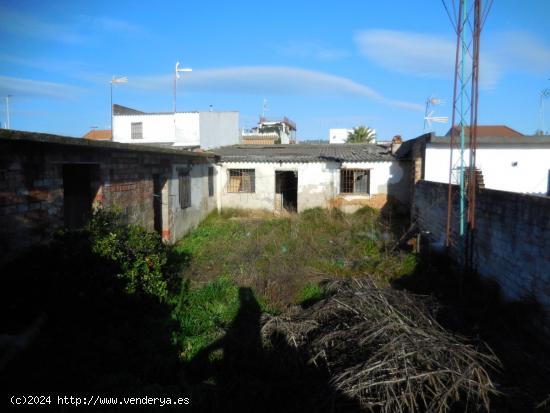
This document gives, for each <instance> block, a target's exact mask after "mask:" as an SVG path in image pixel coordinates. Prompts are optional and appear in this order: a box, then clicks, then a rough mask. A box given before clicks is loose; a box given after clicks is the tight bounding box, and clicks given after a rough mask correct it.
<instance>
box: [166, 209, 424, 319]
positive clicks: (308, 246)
mask: <svg viewBox="0 0 550 413" xmlns="http://www.w3.org/2000/svg"><path fill="white" fill-rule="evenodd" d="M394 242H395V241H394V240H393V237H392V235H391V233H390V231H389V229H388V228H387V226H386V225H385V224H384V223H383V221H382V220H381V218H380V216H379V214H378V213H377V212H375V211H373V210H371V209H367V208H365V209H361V210H360V211H358V212H357V213H355V214H351V215H346V214H342V213H340V212H339V211H337V210H332V211H329V210H322V209H312V210H308V211H305V212H304V213H301V214H299V215H292V216H289V217H284V218H275V217H273V216H272V215H263V216H262V215H261V214H258V213H253V212H246V211H239V210H231V211H225V212H223V213H222V214H212V215H210V216H209V217H208V218H207V219H206V220H205V221H204V222H203V223H202V224H201V225H200V226H199V227H198V228H197V229H195V230H194V231H193V232H192V233H191V234H190V235H188V236H187V237H185V238H184V239H182V240H181V241H180V242H179V243H178V244H177V245H176V247H175V252H176V254H177V255H179V257H182V258H183V259H184V260H186V264H187V268H186V269H185V271H184V277H185V278H188V279H189V280H190V281H191V287H192V288H194V287H199V286H201V285H203V284H204V283H207V282H209V281H213V280H216V279H218V278H219V277H226V278H227V279H230V280H233V281H235V282H236V283H237V284H238V285H239V286H246V287H251V288H252V289H253V291H254V292H255V293H256V295H257V296H258V298H259V299H261V300H263V301H264V302H265V303H266V305H267V306H268V307H269V308H270V309H271V310H272V311H280V310H282V309H284V308H285V307H287V306H288V305H291V304H296V303H300V302H301V301H304V300H307V299H310V298H311V297H310V295H311V294H319V293H320V291H319V287H317V283H318V282H320V281H323V280H325V279H327V278H333V277H350V276H354V277H372V278H375V279H376V280H379V281H381V282H389V281H391V280H393V279H395V278H398V277H400V276H402V275H405V274H408V273H410V272H411V271H412V270H413V269H414V266H415V264H416V261H415V257H414V255H412V254H407V253H403V252H398V253H390V252H389V250H390V248H391V247H392V246H393V244H394Z"/></svg>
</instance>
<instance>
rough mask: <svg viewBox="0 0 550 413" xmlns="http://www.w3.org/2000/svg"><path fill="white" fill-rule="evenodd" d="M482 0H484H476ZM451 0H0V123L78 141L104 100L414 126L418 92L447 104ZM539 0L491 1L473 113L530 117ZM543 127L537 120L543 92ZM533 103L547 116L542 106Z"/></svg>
mask: <svg viewBox="0 0 550 413" xmlns="http://www.w3.org/2000/svg"><path fill="white" fill-rule="evenodd" d="M488 1H490V0H484V1H483V4H484V5H487V4H488ZM453 2H455V3H456V1H453V0H444V1H439V0H415V1H410V0H394V1H376V2H375V1H366V0H362V1H346V0H342V1H338V2H334V1H326V2H322V1H285V0H279V1H277V2H267V1H264V2H258V1H255V2H252V1H239V0H232V1H216V0H210V1H163V0H157V1H155V2H150V1H136V0H132V1H125V0H117V1H116V2H113V1H112V0H109V1H103V0H94V1H86V2H85V1H69V0H67V1H56V0H48V1H27V0H15V1H11V0H0V39H1V42H0V96H1V97H2V100H1V101H0V122H1V123H2V125H3V126H5V122H6V102H5V97H6V96H7V95H8V94H9V95H12V96H11V97H10V98H9V107H10V111H9V112H10V126H11V128H12V129H19V130H29V131H38V132H48V133H55V134H60V135H66V136H74V137H80V136H82V135H84V134H85V133H86V132H88V131H89V130H90V129H91V128H92V127H97V128H99V129H109V128H110V90H111V89H110V82H109V81H110V80H111V78H112V76H114V75H116V76H127V77H128V83H126V84H121V85H116V86H115V87H114V88H113V101H114V103H118V104H121V105H124V106H128V107H131V108H135V109H138V110H142V111H151V112H160V111H171V110H172V108H173V73H174V66H175V63H176V61H179V62H181V66H182V67H190V68H192V69H193V71H192V72H190V73H182V74H181V77H180V79H179V80H178V92H177V96H178V98H177V107H178V111H195V110H208V109H209V106H210V105H212V107H213V109H214V110H219V111H222V110H236V111H239V112H240V126H241V127H244V128H250V127H253V126H255V124H256V123H257V121H258V117H259V115H260V114H261V113H262V110H263V106H264V104H263V102H264V100H265V101H266V102H267V104H266V112H265V114H266V116H267V117H272V118H278V117H282V116H287V117H288V118H290V119H292V120H294V121H295V122H296V124H297V138H298V139H299V140H308V139H324V140H327V139H328V137H329V128H353V127H356V126H358V125H367V126H369V127H371V128H373V129H375V130H376V131H377V135H378V139H381V140H389V139H391V138H392V137H393V136H394V135H397V134H399V135H401V136H403V137H404V138H405V139H410V138H414V137H416V136H418V135H421V134H422V133H425V132H427V131H435V132H436V133H438V134H444V133H445V132H446V131H447V130H448V129H449V127H450V124H449V123H447V124H438V123H433V124H432V125H431V126H430V125H428V127H427V129H424V112H425V102H426V99H427V98H429V97H436V98H438V99H441V100H442V101H443V103H441V104H440V105H437V106H435V107H434V108H433V110H434V114H433V115H434V116H448V117H451V115H452V96H453V75H454V54H455V45H456V34H455V31H454V28H453V25H452V21H451V19H450V18H449V16H448V14H447V11H446V9H445V5H447V6H448V8H449V11H450V13H451V15H452V13H453V11H452V9H453ZM549 20H550V1H548V0H525V1H523V2H519V1H517V0H494V3H493V4H492V7H491V9H490V11H489V14H488V16H487V19H486V21H485V24H484V26H483V32H482V36H481V48H480V50H481V52H480V53H481V63H480V86H479V106H478V124H505V125H508V126H510V127H512V128H514V129H516V130H518V131H520V132H522V133H524V134H533V133H535V131H536V130H537V129H539V128H540V127H541V116H540V110H539V109H540V106H541V105H540V92H541V91H542V90H543V89H545V88H549V87H550V80H549V78H550V24H548V21H549ZM545 102H546V107H547V108H548V109H546V112H548V113H547V114H545V116H544V118H545V124H544V130H550V99H546V100H545ZM546 112H545V113H546Z"/></svg>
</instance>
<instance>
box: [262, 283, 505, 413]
mask: <svg viewBox="0 0 550 413" xmlns="http://www.w3.org/2000/svg"><path fill="white" fill-rule="evenodd" d="M329 290H330V291H331V292H332V295H331V296H330V297H329V298H327V299H325V300H322V301H320V302H318V303H317V304H315V305H314V306H312V307H310V308H308V309H305V310H302V311H300V312H298V313H296V314H294V315H291V316H288V317H271V318H269V319H267V320H266V321H265V323H264V326H263V328H262V334H263V336H264V339H267V338H268V337H269V336H271V335H272V334H273V333H278V334H283V335H284V337H285V338H286V340H287V343H288V344H289V345H292V346H294V347H296V348H298V349H300V350H301V351H302V352H303V353H304V354H307V356H308V358H309V359H310V362H312V363H315V364H316V365H319V363H322V364H323V367H325V368H327V369H328V371H329V372H330V375H331V383H332V385H333V387H334V388H335V389H336V390H338V391H340V392H342V393H343V394H345V395H347V396H349V397H351V398H353V399H355V400H358V401H359V402H360V403H361V405H362V406H363V407H364V408H365V409H368V410H375V411H380V412H410V411H430V412H447V411H449V410H450V409H451V408H452V407H460V408H461V410H473V411H476V410H480V409H481V410H489V398H490V395H491V394H492V393H496V390H495V387H494V385H493V383H492V382H491V379H490V377H489V375H488V373H487V369H492V368H495V367H497V366H498V364H499V362H498V359H497V358H496V356H494V354H492V353H491V352H490V350H489V349H488V348H485V349H484V352H480V351H479V350H478V349H476V348H475V347H474V346H472V345H470V344H467V343H466V342H465V340H464V339H463V338H461V337H457V336H455V335H453V334H451V333H449V332H448V331H446V330H445V329H443V328H442V327H441V326H440V325H439V324H438V323H437V322H436V321H435V319H434V318H433V313H434V311H435V309H434V307H433V303H432V302H431V301H430V300H427V299H426V298H423V297H418V296H414V295H412V294H409V293H406V292H402V291H396V290H391V289H380V288H377V287H376V286H375V285H374V283H373V282H372V281H370V280H361V281H359V280H353V281H337V282H334V283H333V284H332V285H330V286H329Z"/></svg>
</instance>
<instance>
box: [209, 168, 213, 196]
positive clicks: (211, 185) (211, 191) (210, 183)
mask: <svg viewBox="0 0 550 413" xmlns="http://www.w3.org/2000/svg"><path fill="white" fill-rule="evenodd" d="M208 196H214V168H213V167H211V166H210V167H208Z"/></svg>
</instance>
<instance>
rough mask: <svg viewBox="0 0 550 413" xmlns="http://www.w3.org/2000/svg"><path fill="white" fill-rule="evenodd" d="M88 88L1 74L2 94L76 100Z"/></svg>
mask: <svg viewBox="0 0 550 413" xmlns="http://www.w3.org/2000/svg"><path fill="white" fill-rule="evenodd" d="M85 92H86V89H83V88H80V87H77V86H72V85H67V84H63V83H55V82H44V81H41V80H33V79H24V78H17V77H10V76H0V94H1V95H8V94H11V95H14V96H17V97H23V98H28V97H33V98H34V97H45V98H53V99H60V100H75V99H76V98H77V97H78V96H79V95H81V94H82V93H85Z"/></svg>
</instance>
